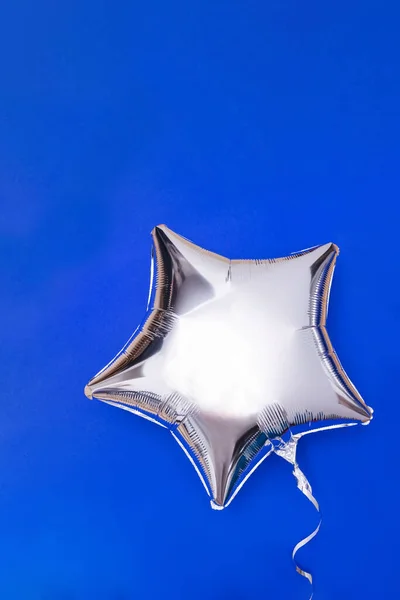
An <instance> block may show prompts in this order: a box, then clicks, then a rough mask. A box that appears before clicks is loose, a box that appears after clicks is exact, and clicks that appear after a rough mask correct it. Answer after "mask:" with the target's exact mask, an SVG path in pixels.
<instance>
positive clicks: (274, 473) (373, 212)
mask: <svg viewBox="0 0 400 600" xmlns="http://www.w3.org/2000/svg"><path fill="white" fill-rule="evenodd" d="M397 7H398V3H397V2H394V1H392V2H390V1H383V2H382V1H378V0H376V1H374V2H372V1H369V0H362V1H361V0H355V1H352V2H343V1H341V0H334V1H333V0H330V1H328V2H321V1H316V0H314V1H311V0H306V1H305V2H300V1H298V2H296V1H294V0H268V2H263V1H261V0H257V1H247V2H239V1H237V0H226V1H222V0H215V1H207V2H206V1H205V0H202V1H199V0H192V1H191V2H178V1H177V0H169V1H168V2H162V1H161V0H158V1H156V0H150V1H147V2H144V1H140V2H137V1H133V2H127V1H125V2H109V1H106V2H100V3H99V2H94V1H90V0H81V1H79V2H78V1H73V0H68V1H60V2H50V1H49V0H38V1H37V2H29V1H28V0H13V1H12V2H11V1H9V2H5V3H3V4H2V8H1V10H0V13H1V15H0V55H1V60H0V81H1V95H0V197H1V214H0V246H1V248H0V253H1V259H0V260H1V297H0V315H1V316H0V319H1V345H0V354H1V403H0V423H1V425H0V532H1V534H0V597H1V598H2V599H4V600H83V599H85V600H87V599H88V598H95V599H96V600H156V599H159V598H178V599H182V600H186V599H187V600H200V599H207V600H253V599H255V598H257V599H258V598H269V597H278V596H279V598H299V599H301V598H304V599H307V598H308V597H309V588H308V584H307V582H306V581H305V580H303V579H302V578H301V577H299V576H298V575H296V574H295V571H294V568H293V565H292V563H291V559H290V553H291V550H292V547H293V545H294V544H295V543H296V542H297V541H298V540H299V539H300V538H301V537H302V536H303V535H306V534H307V533H309V532H310V531H311V530H312V529H313V527H314V526H315V525H316V523H317V520H318V518H317V514H316V512H315V511H314V509H313V508H312V506H311V505H309V503H308V502H307V500H306V499H305V498H304V497H303V496H302V495H301V494H300V493H299V492H298V491H297V490H296V485H295V481H294V479H293V477H292V476H291V469H290V466H289V465H288V464H286V463H284V461H282V460H280V459H279V458H278V457H272V458H270V459H268V460H267V461H266V462H264V463H263V465H262V466H261V467H260V468H259V469H258V470H257V471H256V472H255V474H254V475H253V476H252V477H251V479H250V480H249V481H248V482H247V484H246V485H245V487H244V488H243V490H242V491H241V492H240V493H239V495H238V496H237V498H236V499H235V500H234V502H233V503H232V505H231V506H230V507H229V508H228V509H227V510H225V511H222V512H214V511H212V510H211V509H210V506H209V502H208V499H207V496H206V494H205V492H204V490H203V488H202V486H201V483H200V481H199V480H198V478H197V475H196V473H195V471H194V469H193V468H192V466H191V465H190V463H189V461H188V460H187V459H186V457H185V456H184V454H183V453H182V451H181V450H180V448H179V447H178V445H177V444H176V443H174V441H173V439H172V438H171V437H170V436H169V435H168V434H167V433H166V432H165V431H164V430H162V429H161V428H157V427H155V426H154V425H152V424H151V423H148V422H146V421H144V420H142V419H139V418H135V417H134V416H132V415H130V414H129V413H126V412H124V411H120V410H116V409H114V408H111V407H109V406H107V405H103V404H101V403H98V402H89V401H88V400H86V398H85V397H84V395H83V387H84V384H85V383H86V382H87V380H88V379H89V378H90V377H91V376H92V375H93V374H94V373H95V372H96V371H98V370H99V369H100V368H101V367H102V366H104V365H105V364H106V362H108V360H109V359H111V358H112V357H113V356H114V354H115V353H116V352H117V351H118V350H119V348H120V347H121V346H122V345H123V344H124V342H125V341H126V339H127V338H128V337H129V335H130V334H131V332H132V331H133V329H134V328H135V327H136V325H137V323H138V322H139V321H140V319H141V317H142V315H143V312H144V309H145V304H146V300H147V292H148V282H149V260H150V243H151V240H150V236H149V233H150V230H151V229H152V227H153V226H154V225H156V224H158V223H163V222H165V223H167V224H168V225H169V226H170V227H171V228H172V229H174V230H176V231H177V232H179V233H182V234H183V235H185V236H186V237H189V238H190V239H192V240H193V241H195V242H196V243H198V244H200V245H203V246H206V247H207V248H209V249H211V250H214V251H216V252H219V253H221V254H224V255H227V256H231V257H266V256H267V257H270V256H280V255H285V254H288V253H290V252H292V251H295V250H299V249H301V248H305V247H308V246H311V245H314V244H318V243H325V242H328V241H334V242H336V243H337V244H338V245H339V246H340V248H341V255H340V257H339V260H338V265H337V269H336V273H335V278H334V284H333V288H332V295H331V307H330V314H329V323H328V325H329V331H330V334H331V337H332V339H333V342H334V344H335V346H336V349H337V351H338V354H339V356H340V358H341V360H342V362H343V364H344V366H345V368H346V370H347V371H348V373H349V375H350V377H351V378H352V380H353V381H354V382H355V383H356V385H357V387H358V388H359V390H360V392H361V393H362V394H363V395H364V397H365V400H366V401H367V403H368V404H370V405H371V406H373V407H374V409H375V418H374V420H373V421H372V423H371V425H370V426H369V427H366V428H365V427H358V428H353V429H347V430H339V431H333V432H326V433H321V434H317V435H312V436H308V437H307V438H305V439H304V440H303V441H302V443H301V447H300V451H299V458H300V463H301V466H302V467H303V470H304V471H305V472H306V473H307V475H308V477H309V479H310V481H311V482H312V484H313V486H314V492H315V494H316V496H317V498H318V499H319V501H320V503H321V506H322V510H323V515H324V523H323V527H322V529H321V532H320V534H319V536H318V537H317V538H316V540H315V541H313V542H312V543H311V544H310V545H309V546H308V547H307V548H305V549H304V550H303V551H302V552H301V555H300V559H301V562H302V564H303V565H304V566H306V567H307V568H309V569H310V570H312V571H313V572H314V574H315V580H316V595H315V600H322V599H324V600H337V598H341V599H343V600H347V599H354V598H363V599H364V598H383V599H386V598H391V597H394V595H395V594H396V593H397V592H398V575H397V571H398V556H399V550H398V539H399V533H400V531H399V513H398V510H399V501H400V494H399V486H398V459H399V450H398V444H399V436H398V430H399V428H398V402H399V398H398V394H399V391H398V368H399V360H398V359H399V343H398V339H399V334H400V326H399V317H398V311H399V308H400V302H399V296H398V293H399V283H398V277H399V264H398V230H399V217H400V214H399V208H398V203H399V192H400V185H399V183H400V174H399V151H400V143H399V139H400V108H399V107H400V69H399V64H400V62H399V58H400V56H399V48H400V46H399V41H398V30H399V18H400V14H399V9H398V8H397Z"/></svg>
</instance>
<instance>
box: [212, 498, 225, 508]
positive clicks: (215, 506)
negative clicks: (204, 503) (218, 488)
mask: <svg viewBox="0 0 400 600" xmlns="http://www.w3.org/2000/svg"><path fill="white" fill-rule="evenodd" d="M210 504H211V508H212V509H214V510H224V508H225V506H221V504H217V503H216V502H214V500H211V501H210Z"/></svg>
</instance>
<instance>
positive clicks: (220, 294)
mask: <svg viewBox="0 0 400 600" xmlns="http://www.w3.org/2000/svg"><path fill="white" fill-rule="evenodd" d="M152 236H153V244H154V247H153V257H152V266H151V275H152V277H151V286H150V294H149V302H148V309H147V313H146V316H145V319H144V321H143V323H142V325H140V327H139V328H138V329H137V330H136V331H135V333H134V334H133V336H132V337H131V339H130V340H129V341H128V343H127V344H126V345H125V347H124V348H123V349H122V350H121V352H120V353H119V354H118V355H117V356H116V357H115V358H114V360H112V361H111V363H109V364H108V365H107V366H106V367H105V368H104V369H103V370H102V371H100V372H99V373H98V374H97V375H96V376H95V377H93V379H92V380H91V381H90V382H89V384H88V385H87V386H86V388H85V393H86V395H87V396H88V397H89V398H98V399H99V400H102V401H104V402H107V403H109V404H112V405H114V406H118V407H120V408H123V409H125V410H128V411H131V412H133V413H134V414H137V415H140V416H142V417H145V418H147V419H149V420H151V421H153V422H155V423H157V424H159V425H162V426H163V427H165V428H167V429H168V430H169V431H170V432H171V433H172V435H173V436H174V438H175V439H176V440H177V441H178V443H179V444H180V445H181V447H182V448H183V450H184V451H185V452H186V454H187V455H188V457H189V458H190V459H191V461H192V463H193V465H194V466H195V468H196V470H197V472H198V474H199V476H200V478H201V479H202V481H203V483H204V485H205V487H206V489H207V491H208V494H209V496H210V499H211V504H212V506H213V507H214V508H223V507H225V506H226V505H227V504H229V502H230V501H231V500H232V498H233V497H234V496H235V494H236V493H237V491H238V490H239V489H240V487H241V486H242V484H243V483H244V481H245V480H246V479H247V478H248V476H249V475H250V474H251V473H252V472H253V471H254V469H255V468H256V467H257V466H258V465H259V464H260V463H261V461H262V460H263V459H264V458H265V457H266V456H268V454H269V453H270V452H271V451H273V450H274V449H275V451H277V453H278V454H281V455H283V456H284V458H286V459H287V460H290V462H292V463H293V464H295V463H294V461H295V455H293V454H292V455H290V456H289V455H288V454H287V453H286V455H285V451H284V450H283V449H284V448H286V449H288V451H289V450H290V449H291V448H292V446H291V444H290V443H287V444H286V445H285V443H284V439H285V435H286V436H288V435H289V437H290V439H289V441H290V442H292V441H293V440H295V439H296V437H295V436H297V437H299V436H300V435H303V434H304V433H308V432H310V431H313V430H315V429H321V428H328V427H329V426H330V425H331V424H332V423H334V424H335V423H336V424H353V423H359V422H361V423H368V422H369V421H370V419H371V416H372V409H370V408H369V407H368V406H367V405H366V404H365V402H364V401H363V399H362V398H361V396H360V394H359V393H358V392H357V390H356V389H355V387H354V385H353V384H352V383H351V381H350V380H349V378H348V377H347V375H346V373H345V372H344V370H343V368H342V366H341V364H340V362H339V359H338V357H337V356H336V354H335V352H334V350H333V348H332V344H331V342H330V340H329V337H328V334H327V331H326V328H325V322H326V317H327V310H328V300H329V290H330V285H331V280H332V275H333V270H334V266H335V262H336V257H337V255H338V248H337V246H335V245H334V244H325V245H322V246H317V247H314V248H310V249H307V250H304V251H302V252H298V253H297V254H292V255H290V256H287V257H284V258H279V259H268V260H230V259H228V258H225V257H223V256H220V255H218V254H214V253H212V252H208V251H206V250H203V249H202V248H200V247H198V246H196V245H194V244H193V243H191V242H189V241H188V240H186V239H185V238H183V237H181V236H179V235H177V234H176V233H174V232H172V231H171V230H170V229H168V228H167V227H166V226H164V225H161V226H159V227H156V228H155V229H154V230H153V232H152ZM321 422H323V423H321ZM277 441H278V445H277Z"/></svg>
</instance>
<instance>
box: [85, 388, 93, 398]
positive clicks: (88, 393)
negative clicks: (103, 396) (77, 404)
mask: <svg viewBox="0 0 400 600" xmlns="http://www.w3.org/2000/svg"><path fill="white" fill-rule="evenodd" d="M85 396H86V397H87V398H89V400H92V399H93V392H92V388H91V387H90V385H85Z"/></svg>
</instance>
